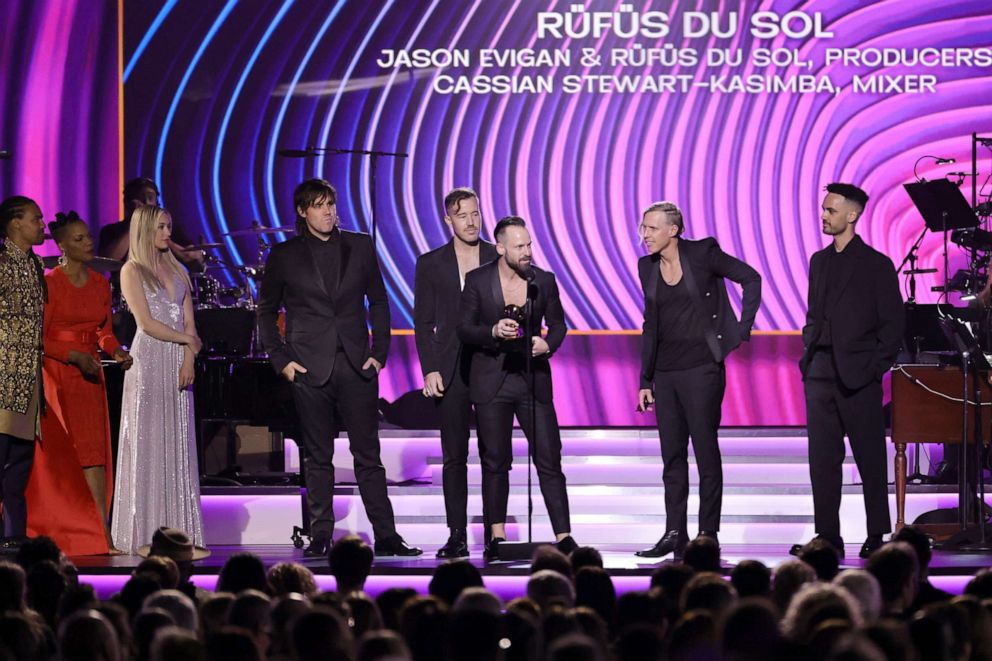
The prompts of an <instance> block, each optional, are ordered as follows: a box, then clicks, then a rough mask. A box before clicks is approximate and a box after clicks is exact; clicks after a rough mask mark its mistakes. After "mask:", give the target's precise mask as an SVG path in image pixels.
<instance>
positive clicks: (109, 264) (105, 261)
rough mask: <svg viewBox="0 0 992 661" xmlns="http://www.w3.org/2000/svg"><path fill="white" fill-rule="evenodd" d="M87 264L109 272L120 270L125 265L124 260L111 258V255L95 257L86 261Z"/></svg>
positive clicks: (95, 268) (94, 268)
mask: <svg viewBox="0 0 992 661" xmlns="http://www.w3.org/2000/svg"><path fill="white" fill-rule="evenodd" d="M86 266H88V267H90V268H91V269H93V270H94V271H99V272H101V273H109V272H110V271H120V270H121V268H122V267H123V266H124V262H119V261H117V260H116V259H110V258H109V257H94V258H93V259H91V260H90V261H88V262H86Z"/></svg>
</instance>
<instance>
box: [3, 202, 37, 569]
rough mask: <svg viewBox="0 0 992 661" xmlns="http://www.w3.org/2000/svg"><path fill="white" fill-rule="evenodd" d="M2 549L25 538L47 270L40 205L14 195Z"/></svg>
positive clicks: (7, 214)
mask: <svg viewBox="0 0 992 661" xmlns="http://www.w3.org/2000/svg"><path fill="white" fill-rule="evenodd" d="M0 237H2V238H3V239H4V241H3V246H2V248H3V249H2V250H0V503H2V504H3V512H4V514H3V518H4V521H3V537H2V538H0V552H8V553H9V552H12V551H15V550H16V549H17V548H18V547H19V546H20V544H21V542H22V541H24V539H25V533H26V531H27V511H26V508H25V504H24V488H25V487H26V486H27V483H28V476H29V475H30V474H31V464H32V463H33V461H34V443H35V437H36V436H38V433H39V432H38V413H39V409H40V407H41V401H42V394H41V354H42V347H41V324H42V319H43V318H44V306H45V297H46V289H45V277H44V276H45V271H44V268H43V267H42V264H41V259H40V258H39V257H38V256H37V255H35V254H34V251H33V250H32V246H37V245H41V243H42V242H43V241H44V240H45V225H44V223H43V222H42V216H41V209H39V208H38V205H37V204H35V202H34V200H31V199H30V198H27V197H23V196H20V195H16V196H14V197H9V198H7V199H6V200H4V201H3V202H2V203H0Z"/></svg>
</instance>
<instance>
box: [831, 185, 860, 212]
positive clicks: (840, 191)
mask: <svg viewBox="0 0 992 661" xmlns="http://www.w3.org/2000/svg"><path fill="white" fill-rule="evenodd" d="M826 190H827V192H828V193H834V194H836V195H840V196H841V197H843V198H844V199H845V200H850V201H851V202H854V203H856V204H857V205H859V206H860V207H861V210H862V211H864V210H865V207H866V206H868V193H866V192H864V191H863V190H861V189H860V188H858V187H857V186H855V185H854V184H844V183H840V182H834V183H832V184H827V188H826Z"/></svg>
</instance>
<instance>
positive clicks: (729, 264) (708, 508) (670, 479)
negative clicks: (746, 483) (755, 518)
mask: <svg viewBox="0 0 992 661" xmlns="http://www.w3.org/2000/svg"><path fill="white" fill-rule="evenodd" d="M684 230H685V221H684V219H683V217H682V212H681V211H680V210H679V208H678V207H677V206H676V205H675V204H673V203H672V202H657V203H655V204H652V205H651V206H650V207H648V208H647V210H646V211H645V212H644V214H643V215H642V217H641V225H640V228H639V233H640V235H641V238H642V239H643V240H644V245H645V246H646V247H647V249H648V253H649V254H647V255H645V256H644V257H642V258H641V259H640V260H639V261H638V263H637V271H638V275H639V276H640V279H641V287H642V288H643V290H644V332H643V335H642V339H641V390H640V393H639V395H638V408H639V409H640V410H641V411H646V410H647V409H648V407H649V406H650V405H651V404H654V405H655V415H656V417H657V420H658V436H659V439H660V440H661V458H662V462H663V463H664V472H663V473H662V480H663V482H664V484H665V516H666V519H667V522H666V528H665V530H666V532H665V534H664V535H663V536H662V537H661V539H660V540H658V543H657V544H655V545H654V546H652V547H651V548H648V549H644V550H643V551H637V555H639V556H641V557H644V558H660V557H663V556H666V555H668V554H669V553H674V555H675V557H676V558H681V556H682V552H683V551H684V550H685V547H686V545H687V544H688V537H689V533H688V530H687V522H688V512H687V509H688V508H687V504H688V500H689V455H688V450H689V437H690V436H691V437H692V448H693V452H694V454H695V457H696V467H697V469H698V470H699V536H700V537H710V538H712V539H713V540H714V541H717V543H719V541H718V538H717V532H718V531H719V530H720V509H721V506H722V503H723V466H722V463H721V460H720V446H719V443H718V440H717V430H718V429H719V427H720V414H721V410H720V409H721V407H722V405H723V394H724V391H725V389H726V386H727V378H726V371H725V367H724V362H723V361H724V360H725V359H726V357H727V356H728V355H729V354H730V352H731V351H733V350H734V349H736V348H737V347H738V346H740V344H741V342H743V341H745V340H747V339H749V338H750V337H751V326H752V325H754V316H755V314H757V312H758V306H759V305H760V304H761V276H760V275H758V272H757V271H755V270H754V269H753V268H751V267H750V266H748V265H747V264H745V263H744V262H742V261H741V260H739V259H736V258H734V257H731V256H730V255H728V254H727V253H725V252H723V251H722V250H721V249H720V246H719V245H718V244H717V242H716V240H715V239H712V238H706V239H702V240H699V241H689V240H687V239H683V238H682V233H683V231H684ZM725 279H729V280H732V281H733V282H736V283H737V284H739V285H741V287H742V288H743V298H742V302H741V319H740V321H738V320H737V317H736V316H735V314H734V311H733V309H732V308H731V307H730V300H729V298H728V296H727V285H726V283H725V282H724V280H725Z"/></svg>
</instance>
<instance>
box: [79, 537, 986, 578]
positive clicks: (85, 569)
mask: <svg viewBox="0 0 992 661" xmlns="http://www.w3.org/2000/svg"><path fill="white" fill-rule="evenodd" d="M437 548H438V547H437V546H431V547H426V548H425V549H424V555H422V556H420V557H418V558H391V557H376V559H375V564H374V566H373V568H372V573H373V574H374V575H382V576H388V575H396V574H404V575H405V574H409V575H428V576H429V575H431V574H433V572H434V569H435V568H436V567H437V566H438V565H440V564H443V562H444V561H443V560H439V559H437V558H436V557H434V554H435V552H436V551H437ZM597 548H598V549H599V552H600V553H601V554H602V556H603V566H604V567H605V568H606V569H607V570H608V571H609V572H610V575H612V576H650V575H651V572H652V571H654V569H655V568H656V567H658V565H660V564H661V562H662V561H664V558H662V560H660V561H658V562H647V561H645V559H644V558H639V557H637V556H636V555H634V551H636V550H638V549H640V548H643V546H642V545H636V544H615V545H612V546H608V547H602V546H599V547H597ZM859 549H860V544H848V545H847V546H846V548H845V551H846V553H847V557H846V559H845V560H843V561H842V562H841V566H842V567H843V568H859V567H863V566H864V561H863V560H861V559H860V558H858V550H859ZM210 551H211V554H210V557H208V558H204V559H203V560H199V561H197V562H196V563H194V573H196V574H202V575H211V574H218V573H219V572H220V569H221V567H223V566H224V563H225V562H227V560H228V558H230V557H231V556H232V555H234V554H235V553H244V552H249V553H254V554H255V555H257V556H259V557H260V558H261V559H262V562H263V563H264V564H265V565H266V567H268V566H271V565H274V564H276V563H277V562H299V563H301V564H303V565H305V566H306V567H308V568H309V569H310V571H312V572H313V573H314V574H328V575H329V574H330V570H329V569H328V566H327V561H326V560H325V559H323V558H304V557H303V550H302V549H296V548H294V547H293V546H291V545H285V546H280V545H274V544H272V545H270V544H266V545H258V546H211V547H210ZM470 552H471V555H470V556H469V557H468V558H467V560H468V561H469V562H471V563H472V564H473V565H475V566H476V567H478V568H479V570H480V572H481V573H483V574H485V575H492V576H512V575H523V576H526V575H528V574H529V573H530V563H528V562H486V561H485V560H483V558H482V547H481V546H474V547H471V549H470ZM71 559H72V561H73V563H74V564H75V565H76V567H78V568H79V573H80V574H85V575H90V574H92V575H112V574H118V575H126V574H130V573H131V571H132V570H133V569H134V568H135V567H137V566H138V564H139V563H140V562H141V560H142V558H141V557H139V556H136V555H120V556H76V557H73V558H71ZM669 559H671V556H669ZM790 559H792V556H790V555H789V554H788V547H782V546H779V545H777V544H776V545H772V544H733V545H730V544H728V545H724V546H723V548H722V553H721V561H722V564H723V567H724V570H725V571H726V572H729V571H730V570H731V569H733V567H734V566H735V565H736V564H737V563H738V562H740V561H742V560H760V561H761V562H763V563H765V564H766V565H768V566H769V567H775V566H777V565H779V564H781V563H782V562H784V561H786V560H790ZM990 564H992V554H979V553H961V552H955V551H940V550H935V551H934V552H933V560H932V561H931V563H930V574H931V575H932V576H954V575H957V576H960V575H964V574H969V575H971V574H974V573H975V572H977V571H978V570H980V569H984V568H986V567H988V566H990Z"/></svg>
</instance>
